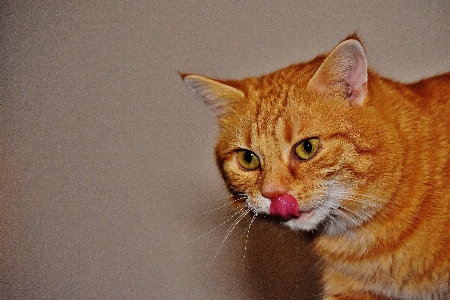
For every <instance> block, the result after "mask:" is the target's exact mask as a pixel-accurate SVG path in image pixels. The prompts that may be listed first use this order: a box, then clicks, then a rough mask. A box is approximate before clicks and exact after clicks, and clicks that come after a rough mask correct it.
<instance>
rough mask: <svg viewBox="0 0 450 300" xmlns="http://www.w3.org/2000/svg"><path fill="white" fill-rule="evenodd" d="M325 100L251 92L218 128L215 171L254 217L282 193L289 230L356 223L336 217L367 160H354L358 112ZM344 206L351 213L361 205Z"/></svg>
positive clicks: (268, 210) (297, 94)
mask: <svg viewBox="0 0 450 300" xmlns="http://www.w3.org/2000/svg"><path fill="white" fill-rule="evenodd" d="M266 88H267V87H266ZM253 97H255V98H256V97H257V99H254V98H253ZM280 98H282V99H283V98H285V99H286V100H285V101H282V102H280V101H278V99H280ZM330 101H332V102H333V101H335V103H333V105H332V106H330V102H329V101H324V99H317V98H315V97H314V95H312V94H311V93H305V92H304V93H303V95H302V93H301V91H297V90H296V89H292V90H291V91H290V92H289V93H288V95H281V94H273V93H271V94H270V95H263V96H262V95H261V93H260V92H255V93H254V94H253V95H248V96H247V101H243V102H241V103H239V104H238V105H236V106H235V108H234V111H235V114H230V115H229V116H228V117H227V118H228V119H227V120H226V121H225V122H223V123H222V128H221V132H220V135H219V141H218V144H217V147H216V155H217V161H218V164H219V167H220V169H221V171H222V174H223V176H224V178H225V180H226V182H227V184H228V187H229V188H230V190H231V191H232V192H233V193H235V194H237V195H245V197H244V198H245V200H246V202H247V206H248V207H249V208H251V209H252V210H253V211H254V212H255V213H258V214H270V213H271V204H272V203H274V201H275V199H276V198H277V197H280V196H282V195H285V194H288V195H291V196H293V198H294V199H295V201H296V203H297V206H298V216H296V217H293V215H292V214H289V213H288V214H287V215H282V216H284V217H285V218H286V220H285V221H284V222H285V224H286V225H288V226H289V227H291V228H293V229H302V230H312V229H315V228H316V227H317V226H318V225H319V224H321V223H323V222H325V221H330V222H329V223H330V224H333V225H332V226H333V227H336V228H334V230H337V229H339V227H341V226H342V227H344V228H347V227H348V226H349V225H358V223H360V221H363V220H361V219H360V218H349V217H351V216H350V215H348V214H347V215H346V214H343V215H340V216H338V214H339V208H341V207H342V205H344V203H343V199H345V198H351V197H352V195H353V194H354V193H355V187H356V186H357V185H359V184H362V183H363V182H361V181H362V179H361V178H360V176H358V173H361V172H367V171H368V170H369V169H370V167H371V166H372V164H373V161H371V160H370V158H368V157H364V156H361V155H360V149H359V148H360V147H361V145H358V143H359V141H358V139H359V138H360V136H359V135H360V134H359V133H358V131H357V130H356V129H355V128H354V127H355V125H356V124H357V123H358V122H357V119H358V116H357V115H358V113H357V111H358V109H357V108H354V107H350V106H349V105H348V103H346V102H345V101H344V100H343V99H334V100H330ZM249 103H253V104H254V103H258V104H259V105H248V104H249ZM359 113H361V111H360V112H359ZM287 205H289V203H287ZM346 205H349V206H350V208H348V209H349V210H352V211H354V210H355V209H357V207H358V206H359V207H361V206H362V203H358V202H357V201H353V202H350V203H346ZM281 206H283V205H282V204H281ZM366 206H367V205H366ZM361 208H362V207H361ZM366 209H367V207H366ZM333 218H334V219H333ZM347 222H350V223H354V224H347Z"/></svg>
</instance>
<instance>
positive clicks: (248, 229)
mask: <svg viewBox="0 0 450 300" xmlns="http://www.w3.org/2000/svg"><path fill="white" fill-rule="evenodd" d="M257 216H258V213H255V214H254V215H253V217H252V219H251V220H250V223H249V224H248V227H247V229H246V230H245V232H247V234H246V236H245V245H244V263H245V259H246V258H247V242H248V235H249V233H250V227H252V224H253V222H254V221H255V219H256V217H257ZM245 232H244V233H245Z"/></svg>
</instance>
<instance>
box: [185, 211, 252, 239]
mask: <svg viewBox="0 0 450 300" xmlns="http://www.w3.org/2000/svg"><path fill="white" fill-rule="evenodd" d="M243 210H244V209H240V210H239V211H237V212H235V213H233V214H231V216H225V217H223V218H221V219H224V218H226V220H225V221H223V222H222V223H220V224H219V225H217V226H216V227H214V228H212V229H210V230H209V231H207V232H205V233H204V234H202V235H200V236H198V237H196V238H194V239H192V240H190V241H187V242H186V243H192V242H195V241H197V240H199V239H201V238H203V237H205V236H207V235H208V234H210V233H211V232H213V231H215V230H217V229H218V228H220V227H222V226H223V225H225V224H226V223H228V222H229V221H230V220H232V219H233V218H234V217H235V216H236V215H238V214H240V213H241V212H242V211H243Z"/></svg>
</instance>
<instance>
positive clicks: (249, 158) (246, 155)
mask: <svg viewBox="0 0 450 300" xmlns="http://www.w3.org/2000/svg"><path fill="white" fill-rule="evenodd" d="M244 159H245V161H246V162H248V163H251V162H252V160H253V153H252V152H251V151H248V150H247V151H245V153H244Z"/></svg>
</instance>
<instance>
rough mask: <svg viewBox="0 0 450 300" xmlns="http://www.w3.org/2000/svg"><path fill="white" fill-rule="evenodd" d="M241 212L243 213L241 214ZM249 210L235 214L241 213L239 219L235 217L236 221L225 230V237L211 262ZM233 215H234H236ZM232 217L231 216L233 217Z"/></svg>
mask: <svg viewBox="0 0 450 300" xmlns="http://www.w3.org/2000/svg"><path fill="white" fill-rule="evenodd" d="M242 211H243V212H242ZM250 211H251V210H250V209H249V208H243V209H241V210H239V212H237V213H236V214H239V213H241V215H240V216H239V217H237V219H236V220H235V221H234V222H233V223H232V224H231V226H230V228H229V229H228V230H227V233H226V235H225V237H224V238H223V240H222V243H221V244H220V246H219V249H218V250H217V252H216V254H215V255H214V259H213V262H214V261H215V260H216V258H217V255H218V254H219V252H220V250H222V247H223V245H224V244H225V241H226V240H227V239H228V237H229V236H230V234H231V232H232V231H233V230H234V228H235V227H236V226H237V224H239V222H240V221H241V220H242V219H243V218H244V217H245V216H246V215H247V214H248V213H249V212H250ZM236 214H235V215H236ZM235 215H233V216H235Z"/></svg>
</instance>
